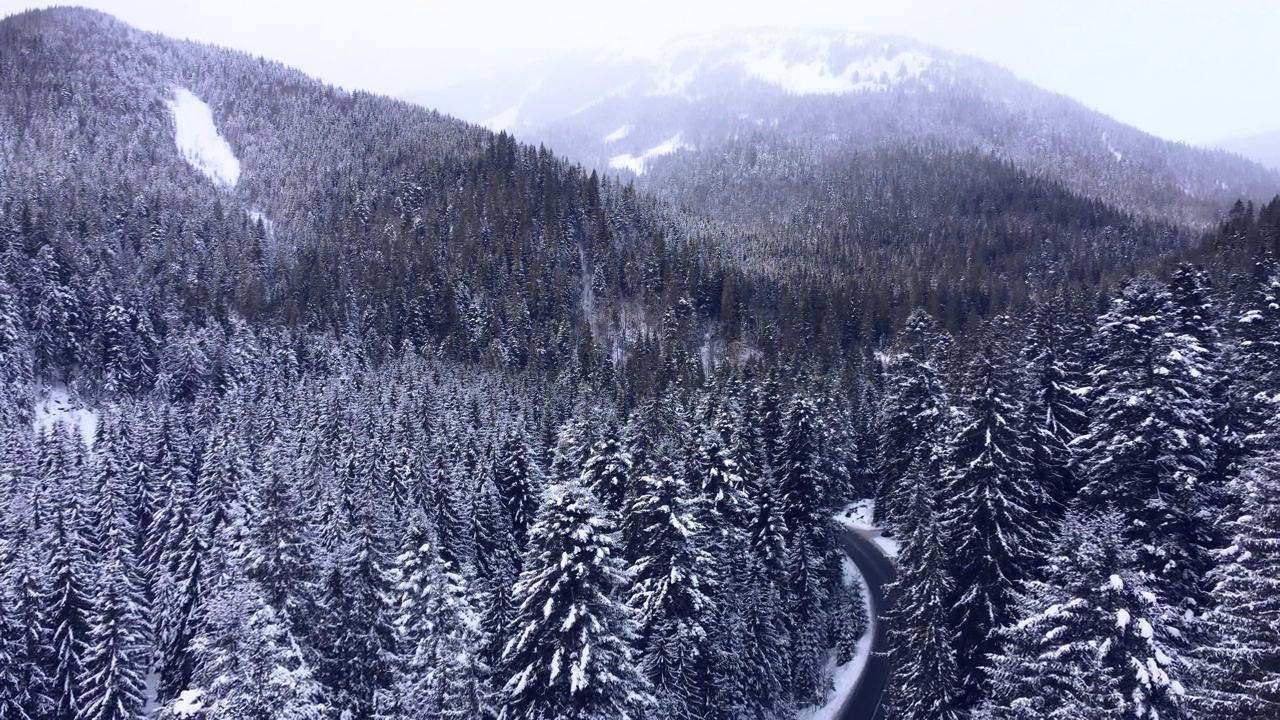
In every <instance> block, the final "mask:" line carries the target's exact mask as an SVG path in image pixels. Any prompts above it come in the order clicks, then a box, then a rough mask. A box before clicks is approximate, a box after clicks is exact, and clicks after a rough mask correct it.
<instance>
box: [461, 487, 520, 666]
mask: <svg viewBox="0 0 1280 720" xmlns="http://www.w3.org/2000/svg"><path fill="white" fill-rule="evenodd" d="M482 471H483V475H482V477H481V478H480V486H479V488H477V490H476V495H475V502H474V507H473V508H472V524H473V527H474V533H475V538H476V562H475V592H474V596H475V599H474V604H475V605H476V606H477V610H478V612H479V617H480V624H481V629H482V631H483V634H484V648H483V649H477V650H476V651H477V652H481V653H482V655H483V656H484V664H485V665H486V666H487V667H489V668H493V667H497V665H498V663H499V661H500V660H501V659H502V648H503V647H504V646H505V645H506V641H507V637H508V636H507V631H508V629H509V623H510V621H511V588H512V587H513V586H514V585H515V582H516V579H517V578H518V577H519V567H518V557H517V556H518V555H519V549H518V548H517V547H516V541H515V538H514V536H513V534H512V532H511V520H510V517H509V516H508V515H507V511H506V508H504V507H503V506H502V501H501V499H500V498H499V497H498V490H497V488H496V487H495V485H494V482H493V478H492V477H490V476H489V474H488V468H487V467H485V468H483V470H482Z"/></svg>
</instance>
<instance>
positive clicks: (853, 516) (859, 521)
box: [835, 499, 898, 558]
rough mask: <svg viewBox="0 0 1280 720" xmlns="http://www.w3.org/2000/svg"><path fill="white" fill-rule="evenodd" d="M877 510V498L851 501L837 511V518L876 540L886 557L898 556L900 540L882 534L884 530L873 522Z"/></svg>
mask: <svg viewBox="0 0 1280 720" xmlns="http://www.w3.org/2000/svg"><path fill="white" fill-rule="evenodd" d="M875 512H876V501H875V500H870V499H867V500H857V501H854V502H851V503H849V504H848V505H846V506H845V508H844V509H843V510H841V511H840V512H838V513H836V517H835V520H836V522H838V523H840V524H841V525H843V526H845V527H847V528H849V529H850V530H854V531H856V532H858V533H860V534H861V535H863V536H864V537H866V538H867V539H869V540H871V541H872V542H874V543H875V544H876V547H878V548H880V552H882V553H884V554H885V557H889V558H896V557H898V541H897V540H894V539H893V538H887V537H884V536H883V535H881V533H883V532H884V530H883V529H882V528H878V527H876V526H875V525H874V524H873V523H872V518H874V517H875Z"/></svg>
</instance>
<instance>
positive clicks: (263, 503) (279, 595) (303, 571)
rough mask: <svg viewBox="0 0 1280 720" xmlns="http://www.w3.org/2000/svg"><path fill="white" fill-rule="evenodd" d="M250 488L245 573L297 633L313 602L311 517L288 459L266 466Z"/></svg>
mask: <svg viewBox="0 0 1280 720" xmlns="http://www.w3.org/2000/svg"><path fill="white" fill-rule="evenodd" d="M264 465H265V467H264V468H263V472H262V473H261V474H260V475H258V476H256V477H255V478H254V480H253V482H252V483H250V484H249V488H248V490H247V492H246V497H245V502H244V505H245V507H246V508H247V509H249V510H251V512H249V513H248V517H247V518H246V521H245V524H246V526H247V527H246V530H245V540H244V546H243V548H242V550H241V552H242V553H243V562H242V564H243V572H244V574H245V575H246V576H247V577H248V578H250V579H251V580H253V581H254V582H256V583H257V584H258V587H259V592H261V594H262V599H263V601H264V602H266V604H267V605H269V606H271V608H272V610H274V612H275V617H274V618H273V621H276V622H284V623H285V624H286V628H287V629H288V630H291V631H294V632H296V631H297V630H298V625H297V624H298V623H301V622H302V621H304V618H303V617H302V616H303V614H304V610H305V609H306V608H308V607H310V606H311V605H312V604H313V599H314V593H315V581H316V571H315V561H314V558H313V548H312V540H311V539H309V538H308V537H307V536H306V534H305V529H306V525H305V523H304V522H303V519H304V518H305V517H306V514H305V511H304V507H303V504H302V498H301V497H300V496H299V489H298V486H297V485H296V484H295V483H294V482H293V481H292V477H291V474H290V470H291V467H290V463H289V462H288V458H285V457H281V456H276V457H275V458H273V459H272V460H271V461H269V462H267V463H265V464H264Z"/></svg>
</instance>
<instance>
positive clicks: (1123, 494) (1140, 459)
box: [1075, 275, 1214, 608]
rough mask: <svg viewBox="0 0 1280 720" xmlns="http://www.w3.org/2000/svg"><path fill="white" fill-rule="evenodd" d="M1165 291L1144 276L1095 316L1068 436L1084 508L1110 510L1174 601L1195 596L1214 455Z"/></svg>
mask: <svg viewBox="0 0 1280 720" xmlns="http://www.w3.org/2000/svg"><path fill="white" fill-rule="evenodd" d="M1175 327H1176V320H1175V317H1174V308H1173V306H1172V301H1171V298H1170V294H1169V291H1168V289H1167V288H1166V287H1165V286H1164V285H1163V284H1162V283H1160V282H1159V281H1158V280H1156V279H1155V278H1153V277H1151V276H1148V275H1144V276H1140V277H1138V278H1135V279H1134V280H1132V281H1130V282H1129V283H1128V284H1126V285H1125V287H1124V289H1123V290H1122V292H1121V294H1120V296H1119V297H1117V298H1116V299H1115V300H1114V302H1113V303H1112V306H1111V309H1110V310H1109V311H1108V312H1107V313H1106V314H1105V315H1103V316H1102V317H1100V318H1099V319H1098V326H1097V332H1096V335H1095V338H1096V340H1097V342H1098V343H1099V345H1100V349H1101V363H1100V364H1099V365H1098V367H1097V368H1096V369H1095V370H1094V371H1093V372H1092V374H1091V375H1092V377H1091V384H1092V385H1093V387H1094V391H1093V394H1092V405H1091V415H1092V417H1091V422H1090V426H1089V431H1088V432H1087V433H1086V434H1085V435H1083V436H1081V437H1080V438H1079V439H1078V440H1077V441H1076V443H1075V445H1076V446H1077V447H1078V448H1079V464H1080V472H1081V475H1082V480H1083V481H1084V487H1083V489H1082V490H1081V500H1082V501H1083V502H1084V503H1085V504H1086V505H1087V506H1088V507H1091V508H1095V509H1103V508H1108V507H1109V508H1114V509H1116V510H1117V511H1119V512H1120V514H1121V516H1122V517H1123V518H1124V521H1125V528H1124V529H1125V535H1126V537H1128V538H1129V540H1130V541H1131V542H1132V543H1133V544H1134V547H1135V548H1136V550H1137V553H1138V562H1139V567H1140V568H1141V569H1142V570H1144V571H1146V572H1148V573H1150V574H1151V576H1152V577H1153V578H1155V579H1156V581H1157V582H1158V584H1159V587H1160V589H1161V591H1162V596H1163V597H1164V598H1165V599H1166V600H1167V601H1169V602H1171V603H1173V604H1174V605H1176V606H1178V607H1184V608H1194V607H1196V606H1198V605H1199V604H1200V603H1201V602H1202V601H1203V595H1204V590H1205V588H1204V587H1203V585H1204V583H1205V577H1206V573H1207V571H1208V570H1209V568H1210V567H1211V566H1212V559H1211V557H1210V550H1211V545H1212V542H1213V538H1212V535H1211V534H1210V532H1209V530H1210V528H1209V524H1208V523H1207V522H1206V521H1205V518H1204V517H1203V516H1202V515H1203V514H1204V513H1206V512H1209V511H1211V507H1210V505H1209V498H1210V495H1211V493H1210V492H1209V491H1208V489H1207V488H1206V487H1205V483H1204V478H1205V476H1206V475H1207V474H1208V473H1209V472H1210V470H1211V469H1212V467H1213V463H1214V440H1213V434H1214V433H1213V428H1212V427H1211V425H1210V418H1211V417H1212V414H1213V409H1212V407H1211V406H1210V404H1209V403H1208V398H1207V395H1206V393H1205V392H1204V388H1197V387H1195V373H1196V368H1195V365H1194V363H1193V356H1189V355H1188V354H1187V353H1185V352H1184V351H1183V350H1182V349H1180V343H1179V342H1178V341H1177V338H1178V336H1176V335H1175V334H1174V332H1173V331H1174V329H1175Z"/></svg>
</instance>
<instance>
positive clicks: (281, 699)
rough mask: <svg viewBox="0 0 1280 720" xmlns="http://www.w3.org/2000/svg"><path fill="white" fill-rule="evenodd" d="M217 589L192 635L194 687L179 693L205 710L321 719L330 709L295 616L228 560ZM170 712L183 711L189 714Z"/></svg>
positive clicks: (206, 713) (220, 714)
mask: <svg viewBox="0 0 1280 720" xmlns="http://www.w3.org/2000/svg"><path fill="white" fill-rule="evenodd" d="M226 568H227V569H226V572H225V574H223V575H222V576H220V577H219V579H218V581H217V583H216V585H215V588H214V590H213V591H212V593H211V594H210V597H209V602H208V605H207V610H206V614H205V619H206V621H205V623H204V624H203V625H202V626H201V630H200V634H199V635H197V636H196V638H195V639H194V640H193V641H192V652H193V653H194V655H195V656H196V658H197V662H196V666H195V672H194V674H193V677H192V687H191V688H190V689H189V690H188V691H185V692H183V693H182V694H181V695H180V699H181V700H186V701H187V703H188V705H190V704H197V705H198V706H199V707H200V708H201V709H202V710H201V711H202V713H203V716H202V717H206V718H208V719H209V720H214V719H215V718H233V717H234V718H279V720H322V719H323V718H328V717H330V715H329V712H328V711H329V708H328V707H327V706H326V705H325V703H324V700H323V693H324V688H322V687H321V686H320V684H319V683H318V682H317V681H316V679H315V675H314V673H313V671H312V669H311V666H310V665H309V664H308V663H307V661H306V659H305V658H304V653H303V650H302V649H301V648H300V647H299V643H298V642H297V639H296V638H295V636H294V635H293V634H292V633H291V632H290V631H289V623H288V621H287V620H286V619H285V618H283V617H281V615H280V613H279V612H278V611H277V610H276V609H275V608H274V607H273V606H272V605H271V604H270V603H269V602H268V601H267V597H266V595H265V594H264V593H263V592H261V590H260V589H259V588H258V586H257V584H256V583H254V582H253V581H251V580H249V579H248V578H247V577H246V576H245V575H244V574H243V573H242V572H241V571H240V569H239V568H240V563H239V561H234V562H231V563H228V564H227V566H226ZM188 709H189V708H188ZM174 710H175V708H174V706H173V705H172V704H171V705H170V712H171V714H174V715H177V716H179V717H181V716H182V714H180V713H177V712H174Z"/></svg>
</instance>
